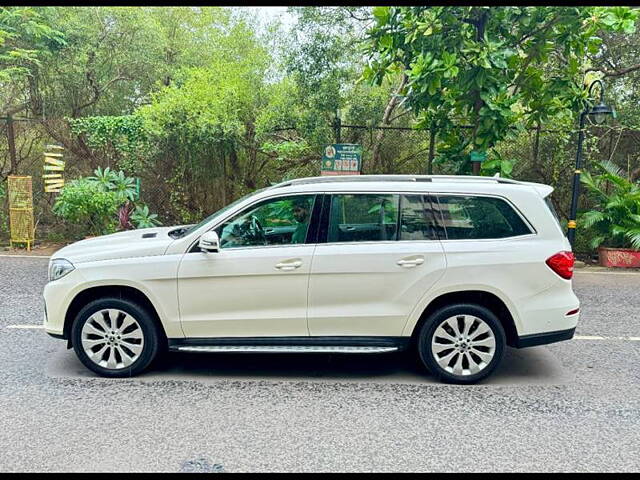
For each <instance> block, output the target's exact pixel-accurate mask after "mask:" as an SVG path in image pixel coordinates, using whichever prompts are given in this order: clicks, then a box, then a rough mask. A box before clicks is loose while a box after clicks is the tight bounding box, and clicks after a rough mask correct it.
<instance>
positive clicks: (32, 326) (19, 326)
mask: <svg viewBox="0 0 640 480" xmlns="http://www.w3.org/2000/svg"><path fill="white" fill-rule="evenodd" d="M7 328H44V325H36V324H29V325H7Z"/></svg>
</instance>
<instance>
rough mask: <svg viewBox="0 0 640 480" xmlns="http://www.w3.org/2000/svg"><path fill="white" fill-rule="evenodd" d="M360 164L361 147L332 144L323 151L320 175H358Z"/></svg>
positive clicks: (353, 144)
mask: <svg viewBox="0 0 640 480" xmlns="http://www.w3.org/2000/svg"><path fill="white" fill-rule="evenodd" d="M361 164H362V145H358V144H355V143H334V144H333V145H327V146H326V147H325V149H324V153H323V155H322V165H321V167H320V175H360V166H361Z"/></svg>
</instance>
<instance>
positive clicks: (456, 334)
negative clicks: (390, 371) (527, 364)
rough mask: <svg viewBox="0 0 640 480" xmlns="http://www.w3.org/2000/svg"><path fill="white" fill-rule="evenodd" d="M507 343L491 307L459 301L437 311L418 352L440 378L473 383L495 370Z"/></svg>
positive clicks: (426, 326) (422, 332) (420, 339)
mask: <svg viewBox="0 0 640 480" xmlns="http://www.w3.org/2000/svg"><path fill="white" fill-rule="evenodd" d="M505 344H506V337H505V333H504V329H503V328H502V325H501V323H500V320H498V318H497V317H496V316H495V314H494V313H493V312H492V311H491V310H489V309H487V308H485V307H483V306H480V305H474V304H455V305H449V306H447V307H444V308H442V309H440V310H438V311H436V312H434V313H433V314H431V315H430V316H429V318H428V319H427V320H426V321H425V323H424V324H423V325H422V328H421V329H420V333H419V336H418V354H419V357H420V360H421V361H422V363H423V365H424V366H426V367H427V368H428V369H429V370H430V371H431V372H432V373H433V374H434V375H436V376H437V377H438V378H439V379H440V380H442V381H444V382H447V383H462V384H469V383H475V382H477V381H479V380H482V379H483V378H486V377H487V376H489V375H490V374H491V373H492V372H493V371H494V370H495V368H496V367H497V366H498V364H499V363H500V361H501V360H502V356H503V354H504V349H505Z"/></svg>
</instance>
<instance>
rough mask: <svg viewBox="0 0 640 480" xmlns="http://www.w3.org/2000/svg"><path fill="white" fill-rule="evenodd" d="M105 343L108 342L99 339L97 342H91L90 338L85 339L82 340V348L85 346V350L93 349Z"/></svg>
mask: <svg viewBox="0 0 640 480" xmlns="http://www.w3.org/2000/svg"><path fill="white" fill-rule="evenodd" d="M103 343H107V341H106V340H105V339H104V338H99V339H97V340H91V339H89V338H83V339H82V346H84V349H85V350H87V349H91V348H93V347H95V346H96V345H100V344H103Z"/></svg>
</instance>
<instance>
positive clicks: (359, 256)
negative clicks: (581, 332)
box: [44, 175, 579, 383]
mask: <svg viewBox="0 0 640 480" xmlns="http://www.w3.org/2000/svg"><path fill="white" fill-rule="evenodd" d="M552 190H553V188H552V187H549V186H547V185H542V184H537V183H528V182H518V181H514V180H506V179H501V178H492V177H472V176H438V175H433V176H405V175H380V176H375V175H371V176H369V175H362V176H348V177H347V176H343V177H319V178H302V179H297V180H291V181H288V182H284V183H281V184H278V185H275V186H273V187H269V188H266V189H263V190H259V191H257V192H254V193H253V194H251V195H250V196H247V197H244V198H241V199H240V200H238V201H236V202H234V203H232V204H231V205H228V206H227V207H225V208H223V209H222V210H220V211H218V212H216V213H214V214H213V215H211V216H210V217H208V218H206V219H205V220H203V221H202V222H201V223H199V224H198V225H193V226H181V227H167V228H150V229H144V230H133V231H127V232H121V233H115V234H112V235H106V236H103V237H99V238H94V239H88V240H83V241H80V242H77V243H74V244H72V245H69V246H67V247H65V248H63V249H61V250H59V251H58V252H56V254H55V255H54V256H53V258H52V259H51V261H50V264H49V280H50V281H49V283H48V284H47V286H46V287H45V289H44V297H45V303H46V305H45V319H44V325H45V329H46V331H47V332H48V333H49V334H50V335H52V336H54V337H57V338H63V339H66V340H67V342H68V347H69V348H71V347H73V348H74V349H75V352H76V354H77V355H78V357H79V358H80V360H81V361H82V363H84V365H86V366H87V367H88V368H89V369H91V370H93V371H94V372H96V373H98V374H100V375H103V376H108V377H128V376H131V375H135V374H137V373H140V372H141V371H143V370H144V369H146V368H147V367H148V366H149V364H150V363H151V362H152V361H153V359H154V358H155V357H156V356H157V354H158V353H159V352H160V351H162V350H165V349H167V348H168V349H169V350H175V351H189V352H260V353H264V352H277V353H280V352H296V353H299V352H316V353H317V352H326V353H343V354H344V353H370V354H372V353H381V352H391V351H397V350H403V349H414V350H415V351H416V352H417V354H418V355H419V357H420V359H421V361H422V362H423V364H424V365H425V366H426V367H427V368H428V369H429V370H430V371H431V372H432V373H433V374H434V375H435V376H436V377H438V378H440V379H441V380H443V381H446V382H454V383H473V382H476V381H478V380H480V379H482V378H484V377H486V376H487V375H489V374H490V373H491V372H492V371H493V370H494V369H495V368H496V366H497V365H498V364H499V363H500V360H501V358H502V356H503V353H504V349H505V346H506V345H509V346H512V347H516V348H522V347H528V346H533V345H541V344H546V343H551V342H557V341H560V340H567V339H570V338H572V336H573V333H574V331H575V327H576V324H577V322H578V310H579V308H578V307H579V302H578V299H577V298H576V296H575V295H574V293H573V290H572V287H571V277H572V274H573V261H574V258H573V254H572V253H571V252H570V248H571V247H570V244H569V242H568V241H567V239H566V238H565V236H564V234H563V232H562V230H561V227H560V225H559V223H558V221H557V218H556V216H555V214H554V213H553V211H552V208H551V204H550V202H549V200H548V198H547V197H548V196H549V194H550V193H551V192H552Z"/></svg>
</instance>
